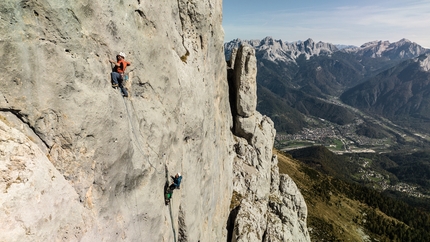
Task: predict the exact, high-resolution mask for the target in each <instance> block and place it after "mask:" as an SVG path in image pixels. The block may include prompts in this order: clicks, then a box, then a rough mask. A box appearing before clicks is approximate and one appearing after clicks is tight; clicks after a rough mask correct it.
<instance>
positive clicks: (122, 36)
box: [0, 0, 305, 241]
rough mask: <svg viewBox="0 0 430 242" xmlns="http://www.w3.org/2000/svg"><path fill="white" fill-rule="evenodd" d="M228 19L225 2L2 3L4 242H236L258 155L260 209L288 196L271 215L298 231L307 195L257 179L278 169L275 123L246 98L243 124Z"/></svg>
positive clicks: (0, 227) (0, 198) (279, 227)
mask: <svg viewBox="0 0 430 242" xmlns="http://www.w3.org/2000/svg"><path fill="white" fill-rule="evenodd" d="M221 20H222V2H221V1H220V0H215V1H196V0H175V1H173V0H168V1H140V0H133V1H132V0H121V1H67V0H66V1H56V0H37V1H36V0H22V1H18V0H4V1H1V2H0V56H1V57H2V59H3V60H6V61H4V62H3V74H2V75H1V77H0V152H1V156H0V191H1V193H0V210H1V212H0V241H44V240H45V241H226V240H227V239H228V229H227V228H226V225H227V220H228V217H229V214H230V211H229V207H230V205H231V199H232V193H233V188H235V190H236V192H240V193H244V192H245V191H242V190H240V189H241V188H243V189H247V188H246V186H247V184H246V183H245V184H243V185H241V181H239V180H237V179H236V178H234V176H236V175H237V173H236V172H235V173H234V172H233V169H234V167H235V166H237V165H238V164H237V161H238V160H239V159H240V160H244V159H245V158H244V157H249V158H250V160H246V159H245V160H244V162H248V163H252V167H255V168H253V169H254V170H252V172H254V173H255V174H254V173H253V174H254V175H253V176H251V175H249V176H250V179H251V180H247V182H251V183H252V186H253V187H255V188H253V189H257V190H259V191H258V192H256V195H255V196H254V195H252V196H250V197H249V198H248V199H249V204H250V205H251V206H254V205H253V204H254V201H253V200H251V199H254V198H258V199H260V200H261V199H263V201H266V200H264V199H266V198H267V197H268V195H267V194H268V192H271V191H273V192H271V194H272V193H273V194H276V196H277V195H278V194H281V193H288V194H287V195H288V196H284V197H283V198H282V200H280V201H278V200H276V202H275V203H273V204H272V205H270V204H267V203H261V204H260V205H261V206H262V209H263V210H268V211H273V213H270V214H275V215H276V216H275V215H274V216H271V215H270V214H267V216H266V215H264V216H266V217H265V218H267V219H271V220H274V221H275V220H276V221H278V220H279V219H282V220H285V218H284V217H283V216H284V215H282V216H280V214H287V213H288V212H285V211H287V210H285V208H284V207H285V206H284V205H285V203H284V202H283V201H284V200H285V199H290V200H291V199H292V200H297V198H294V197H297V196H296V195H295V192H292V193H291V192H288V191H284V190H282V189H281V187H282V185H278V183H276V184H275V183H274V182H273V181H272V179H273V178H274V177H275V176H272V175H270V174H271V173H264V174H263V173H262V174H257V173H258V172H257V171H258V170H257V167H258V169H260V167H261V169H264V171H265V172H267V171H271V170H274V166H275V163H276V159H273V158H272V155H271V147H272V145H273V135H274V129H273V124H272V123H271V121H270V119H268V118H266V117H263V116H261V115H260V114H258V113H256V112H255V108H254V107H255V104H254V103H251V101H252V102H255V100H252V98H251V100H247V98H249V97H250V96H247V95H248V94H246V93H245V94H246V95H245V96H243V95H241V94H240V95H239V96H238V97H239V98H240V100H245V102H246V103H245V104H249V106H246V107H245V106H241V108H242V107H244V109H243V111H244V113H243V114H241V115H240V117H238V116H234V115H232V111H231V110H232V109H234V108H231V105H230V101H231V100H229V83H228V81H227V72H226V68H227V67H226V64H225V58H224V53H223V30H222V27H221ZM119 51H124V52H125V53H126V55H127V56H126V59H127V60H128V61H130V62H131V63H132V64H131V66H130V67H128V69H127V72H128V75H129V80H128V81H127V83H126V87H127V88H128V90H129V92H130V96H129V98H123V97H122V96H121V94H120V92H119V91H118V90H117V89H114V88H112V87H111V83H110V71H111V68H112V66H110V64H109V62H108V60H109V59H112V58H114V57H115V55H116V54H117V52H119ZM249 58H255V57H252V56H251V55H250V56H249ZM249 85H254V86H253V87H252V86H248V87H249V88H254V89H255V88H256V87H255V80H254V84H252V83H250V84H249ZM230 86H231V85H230ZM248 87H246V86H245V88H248ZM230 91H231V90H230ZM252 92H254V90H252ZM234 113H235V112H234ZM235 114H236V113H235ZM251 120H252V121H251ZM238 126H242V129H241V130H243V133H244V134H245V135H239V136H240V137H243V136H246V139H244V138H239V137H238V136H235V135H234V134H233V133H232V130H233V127H235V128H236V127H238ZM250 128H251V129H250ZM252 128H254V129H255V132H252ZM265 142H268V143H266V144H265ZM270 142H272V143H270ZM263 147H264V148H263ZM242 149H245V150H247V149H248V150H247V151H246V152H245V151H241V150H242ZM236 152H239V153H236ZM240 152H245V153H243V154H242V153H240ZM255 157H264V158H261V159H256V158H255ZM176 172H181V173H182V175H183V177H184V178H183V183H182V185H181V189H180V190H175V191H174V193H173V198H172V200H171V205H170V206H165V204H164V190H163V188H164V185H165V183H166V182H167V180H168V178H166V177H167V176H168V175H174V173H176ZM246 176H247V175H246ZM260 178H261V179H260ZM252 179H254V180H252ZM282 179H284V178H282ZM282 179H281V181H282ZM281 183H282V182H281ZM281 183H280V184H281ZM260 185H261V188H260V187H258V186H260ZM272 186H273V187H274V188H273V189H269V188H271V187H272ZM285 186H287V185H285ZM278 187H279V189H277V188H278ZM278 197H279V196H278ZM281 197H282V196H281ZM279 198H280V197H279ZM246 201H248V200H243V204H244V205H243V206H242V205H241V208H242V207H243V208H245V206H246ZM298 204H301V203H298ZM292 206H293V205H292ZM292 208H293V210H291V211H294V209H296V208H297V206H296V207H294V206H293V207H292ZM297 209H298V208H297ZM299 210H300V209H299ZM282 211H284V212H282ZM288 211H289V210H288ZM300 211H303V209H301V210H300ZM244 212H245V210H244ZM294 213H295V212H294ZM239 214H241V213H240V212H239ZM299 214H300V216H303V214H304V215H305V213H303V212H300V213H299ZM269 215H270V216H269ZM238 216H239V215H238ZM258 216H260V215H258ZM258 216H257V217H256V219H257V220H258V221H260V220H261V219H262V218H263V217H258ZM242 221H243V220H242ZM266 221H267V220H266ZM236 223H237V224H238V225H237V226H236V227H235V228H237V229H235V231H239V233H241V234H243V233H244V232H243V230H238V229H239V228H240V226H239V225H240V224H243V223H242V222H240V220H237V222H236ZM265 224H266V225H264V226H262V227H261V231H284V232H282V233H281V234H282V236H283V234H285V233H289V232H287V231H290V230H296V229H295V228H296V227H294V226H293V227H290V226H287V227H288V229H286V227H284V225H285V224H286V223H282V224H280V223H274V225H273V226H271V225H267V224H268V223H267V222H265ZM275 224H276V225H275ZM293 224H294V223H293ZM259 231H260V230H259ZM255 233H260V232H255ZM249 236H250V237H249V238H254V237H252V236H253V235H252V233H250V235H249ZM279 236H281V235H279ZM255 238H258V239H259V240H260V241H261V238H259V237H255ZM266 238H268V237H266ZM273 241H275V240H273Z"/></svg>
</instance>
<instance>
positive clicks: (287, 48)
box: [225, 36, 338, 63]
mask: <svg viewBox="0 0 430 242" xmlns="http://www.w3.org/2000/svg"><path fill="white" fill-rule="evenodd" d="M242 43H247V44H249V45H251V46H252V47H254V48H255V50H256V51H257V54H258V52H260V54H261V55H260V56H262V58H263V59H266V60H269V61H272V62H275V63H277V62H295V60H296V58H298V57H299V56H301V55H304V56H305V58H306V59H309V58H310V57H311V56H319V55H329V54H332V53H333V52H335V51H338V49H337V48H336V46H335V45H333V44H330V43H324V42H321V41H320V42H318V43H315V41H314V40H313V39H311V38H308V39H307V40H305V41H296V42H292V43H288V42H284V41H282V40H275V39H273V38H272V37H270V36H267V37H265V38H264V39H262V40H260V41H258V40H239V39H236V40H233V41H230V42H228V43H226V44H225V52H226V56H227V59H228V58H229V54H230V53H231V50H232V49H233V48H237V47H238V46H239V45H240V44H242Z"/></svg>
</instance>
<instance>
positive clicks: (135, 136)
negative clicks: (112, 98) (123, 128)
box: [123, 98, 164, 174]
mask: <svg viewBox="0 0 430 242" xmlns="http://www.w3.org/2000/svg"><path fill="white" fill-rule="evenodd" d="M123 101H124V106H125V110H126V112H127V117H128V122H129V124H130V127H131V132H132V133H133V136H134V138H135V140H136V142H137V145H136V146H137V149H138V150H139V151H140V153H141V155H142V156H144V157H145V156H146V155H145V152H144V151H143V150H142V148H141V145H140V142H139V139H138V138H137V135H136V132H135V128H134V126H133V122H132V121H131V115H130V111H129V109H128V105H127V102H126V101H125V98H123ZM151 149H152V148H151ZM152 151H154V150H152ZM154 153H156V154H157V156H158V158H160V155H159V154H158V153H157V152H155V151H154ZM163 155H164V154H163ZM146 157H147V158H146V160H147V162H148V164H149V165H150V166H151V167H152V168H154V170H155V172H157V173H159V174H161V173H162V171H158V169H157V167H155V166H154V165H153V164H152V163H151V162H150V161H149V156H146Z"/></svg>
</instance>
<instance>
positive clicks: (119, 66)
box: [109, 52, 131, 97]
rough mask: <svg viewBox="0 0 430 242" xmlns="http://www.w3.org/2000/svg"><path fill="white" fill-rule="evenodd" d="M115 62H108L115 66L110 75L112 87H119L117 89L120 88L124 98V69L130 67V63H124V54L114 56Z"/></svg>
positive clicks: (125, 94) (125, 95)
mask: <svg viewBox="0 0 430 242" xmlns="http://www.w3.org/2000/svg"><path fill="white" fill-rule="evenodd" d="M116 60H117V61H114V60H109V62H110V63H112V64H114V65H115V66H114V67H113V69H112V73H111V78H112V87H118V86H119V88H121V92H122V95H123V96H124V97H128V92H127V89H126V88H125V87H124V72H125V68H126V67H127V66H129V65H131V63H130V62H128V61H125V54H124V52H119V54H118V55H117V56H116Z"/></svg>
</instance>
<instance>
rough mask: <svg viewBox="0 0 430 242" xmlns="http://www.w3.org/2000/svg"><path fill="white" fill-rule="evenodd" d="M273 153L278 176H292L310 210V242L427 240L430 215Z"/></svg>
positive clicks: (286, 155) (280, 153)
mask: <svg viewBox="0 0 430 242" xmlns="http://www.w3.org/2000/svg"><path fill="white" fill-rule="evenodd" d="M275 153H276V154H277V155H278V160H279V163H278V166H279V169H280V172H281V173H285V174H288V175H289V176H291V178H292V179H293V180H294V181H295V183H296V184H297V186H298V187H299V189H300V190H301V191H302V194H303V196H304V198H305V200H306V202H307V204H308V207H309V214H308V227H309V228H310V231H311V232H310V235H311V239H312V240H315V241H323V240H324V241H374V240H378V241H427V239H428V237H429V236H430V234H429V232H428V229H427V228H428V226H430V213H429V212H428V211H423V210H422V209H417V208H415V207H413V206H410V205H407V204H405V203H403V202H399V201H397V200H394V199H392V198H390V197H388V196H385V195H383V194H381V193H380V192H378V191H375V190H373V189H369V188H366V187H363V186H361V185H358V184H356V183H351V182H348V181H345V180H343V179H342V178H339V176H337V178H336V177H334V176H333V175H336V174H337V173H330V172H329V173H327V172H324V173H321V172H319V171H318V170H317V169H314V168H312V167H309V166H308V165H305V164H303V163H302V162H301V161H298V160H296V159H292V157H291V156H290V155H288V154H285V153H282V152H279V151H276V152H275Z"/></svg>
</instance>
